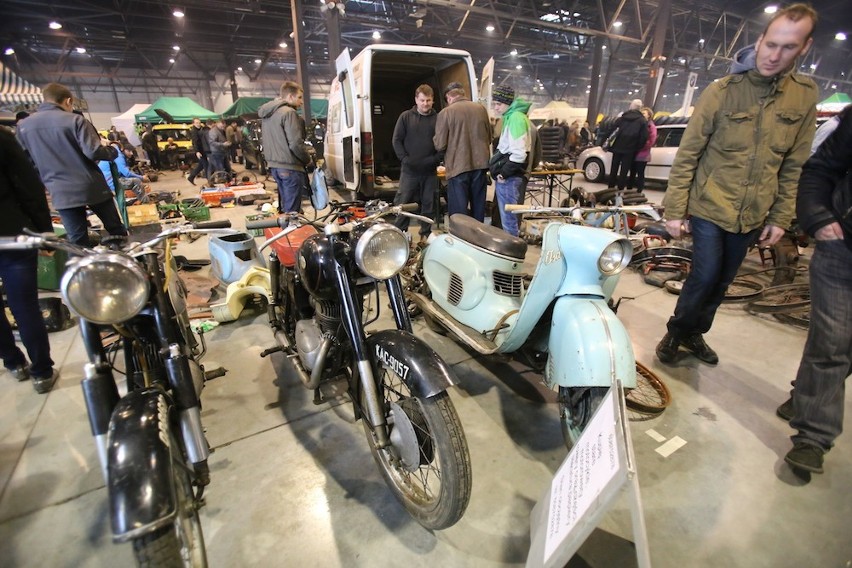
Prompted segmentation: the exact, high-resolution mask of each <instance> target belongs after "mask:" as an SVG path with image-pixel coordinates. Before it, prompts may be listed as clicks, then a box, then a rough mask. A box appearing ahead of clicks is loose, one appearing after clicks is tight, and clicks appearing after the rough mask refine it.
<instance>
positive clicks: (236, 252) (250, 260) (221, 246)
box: [209, 233, 263, 284]
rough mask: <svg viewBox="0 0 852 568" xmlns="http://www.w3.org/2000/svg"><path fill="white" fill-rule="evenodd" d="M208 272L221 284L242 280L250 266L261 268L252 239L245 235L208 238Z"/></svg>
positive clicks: (236, 234)
mask: <svg viewBox="0 0 852 568" xmlns="http://www.w3.org/2000/svg"><path fill="white" fill-rule="evenodd" d="M209 248H210V270H211V272H212V274H213V276H215V277H216V278H218V279H219V280H220V281H221V282H224V283H226V284H230V283H232V282H236V281H237V280H239V279H240V278H242V276H243V274H245V273H246V272H248V270H249V269H250V268H251V267H252V266H263V262H262V261H261V260H260V255H259V254H258V252H257V244H256V243H255V241H254V237H252V236H251V235H249V234H247V233H235V234H233V235H222V236H211V237H210V245H209Z"/></svg>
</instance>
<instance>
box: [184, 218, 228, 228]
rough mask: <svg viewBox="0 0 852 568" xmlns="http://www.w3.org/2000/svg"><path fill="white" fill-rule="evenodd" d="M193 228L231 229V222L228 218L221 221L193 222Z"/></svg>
mask: <svg viewBox="0 0 852 568" xmlns="http://www.w3.org/2000/svg"><path fill="white" fill-rule="evenodd" d="M192 228H193V229H230V228H231V222H230V221H229V220H228V219H222V220H221V221H201V222H199V223H193V224H192Z"/></svg>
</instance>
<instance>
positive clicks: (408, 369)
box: [367, 329, 456, 398]
mask: <svg viewBox="0 0 852 568" xmlns="http://www.w3.org/2000/svg"><path fill="white" fill-rule="evenodd" d="M367 346H368V348H369V350H370V354H371V356H372V358H373V359H374V360H375V364H376V367H378V365H379V363H380V362H381V364H383V365H384V366H385V367H388V368H389V369H391V370H392V371H393V372H394V373H396V374H397V375H399V377H400V378H401V379H402V381H403V382H404V383H405V385H406V386H407V387H408V389H409V390H410V391H411V393H412V394H413V395H414V396H417V397H423V398H429V397H430V396H435V395H436V394H439V393H442V392H444V391H445V390H447V389H448V388H450V387H451V386H453V385H455V384H456V378H455V375H454V374H453V372H452V371H451V370H450V367H449V365H447V364H446V363H445V362H444V360H443V359H441V356H440V355H438V354H437V353H436V352H435V351H434V350H432V348H431V347H429V346H428V345H426V344H425V343H424V342H423V341H421V340H420V339H418V338H417V337H415V336H414V335H413V334H411V333H409V332H407V331H402V330H397V329H385V330H382V331H378V332H376V333H374V334H372V335H370V336H369V337H368V338H367Z"/></svg>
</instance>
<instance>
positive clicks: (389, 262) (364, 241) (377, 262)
mask: <svg viewBox="0 0 852 568" xmlns="http://www.w3.org/2000/svg"><path fill="white" fill-rule="evenodd" d="M406 262H408V239H406V238H405V235H404V234H403V233H402V231H400V230H399V229H398V228H397V227H396V226H394V225H391V224H390V223H376V224H375V225H373V226H372V227H370V228H369V229H367V230H366V231H364V234H363V235H361V236H360V237H359V238H358V243H357V244H356V245H355V263H356V264H357V265H358V268H360V269H361V272H363V273H364V274H366V275H367V276H371V277H373V278H375V279H376V280H387V279H388V278H390V277H392V276H393V275H394V274H396V273H397V272H399V271H400V270H402V267H403V266H405V263H406Z"/></svg>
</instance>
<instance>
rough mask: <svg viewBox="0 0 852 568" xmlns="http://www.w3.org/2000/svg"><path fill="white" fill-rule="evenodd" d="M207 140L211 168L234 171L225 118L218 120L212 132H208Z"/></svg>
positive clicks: (213, 169) (216, 170)
mask: <svg viewBox="0 0 852 568" xmlns="http://www.w3.org/2000/svg"><path fill="white" fill-rule="evenodd" d="M207 142H208V143H209V144H210V157H209V159H210V169H211V170H212V171H213V172H227V173H229V174H230V173H233V171H232V170H231V160H230V159H229V158H228V152H229V151H230V150H229V148H230V147H231V143H230V142H228V138H227V136H226V135H225V121H224V120H223V119H221V118H220V119H219V120H217V121H216V124H215V125H213V128H211V129H210V132H208V133H207ZM208 181H209V180H208Z"/></svg>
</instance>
